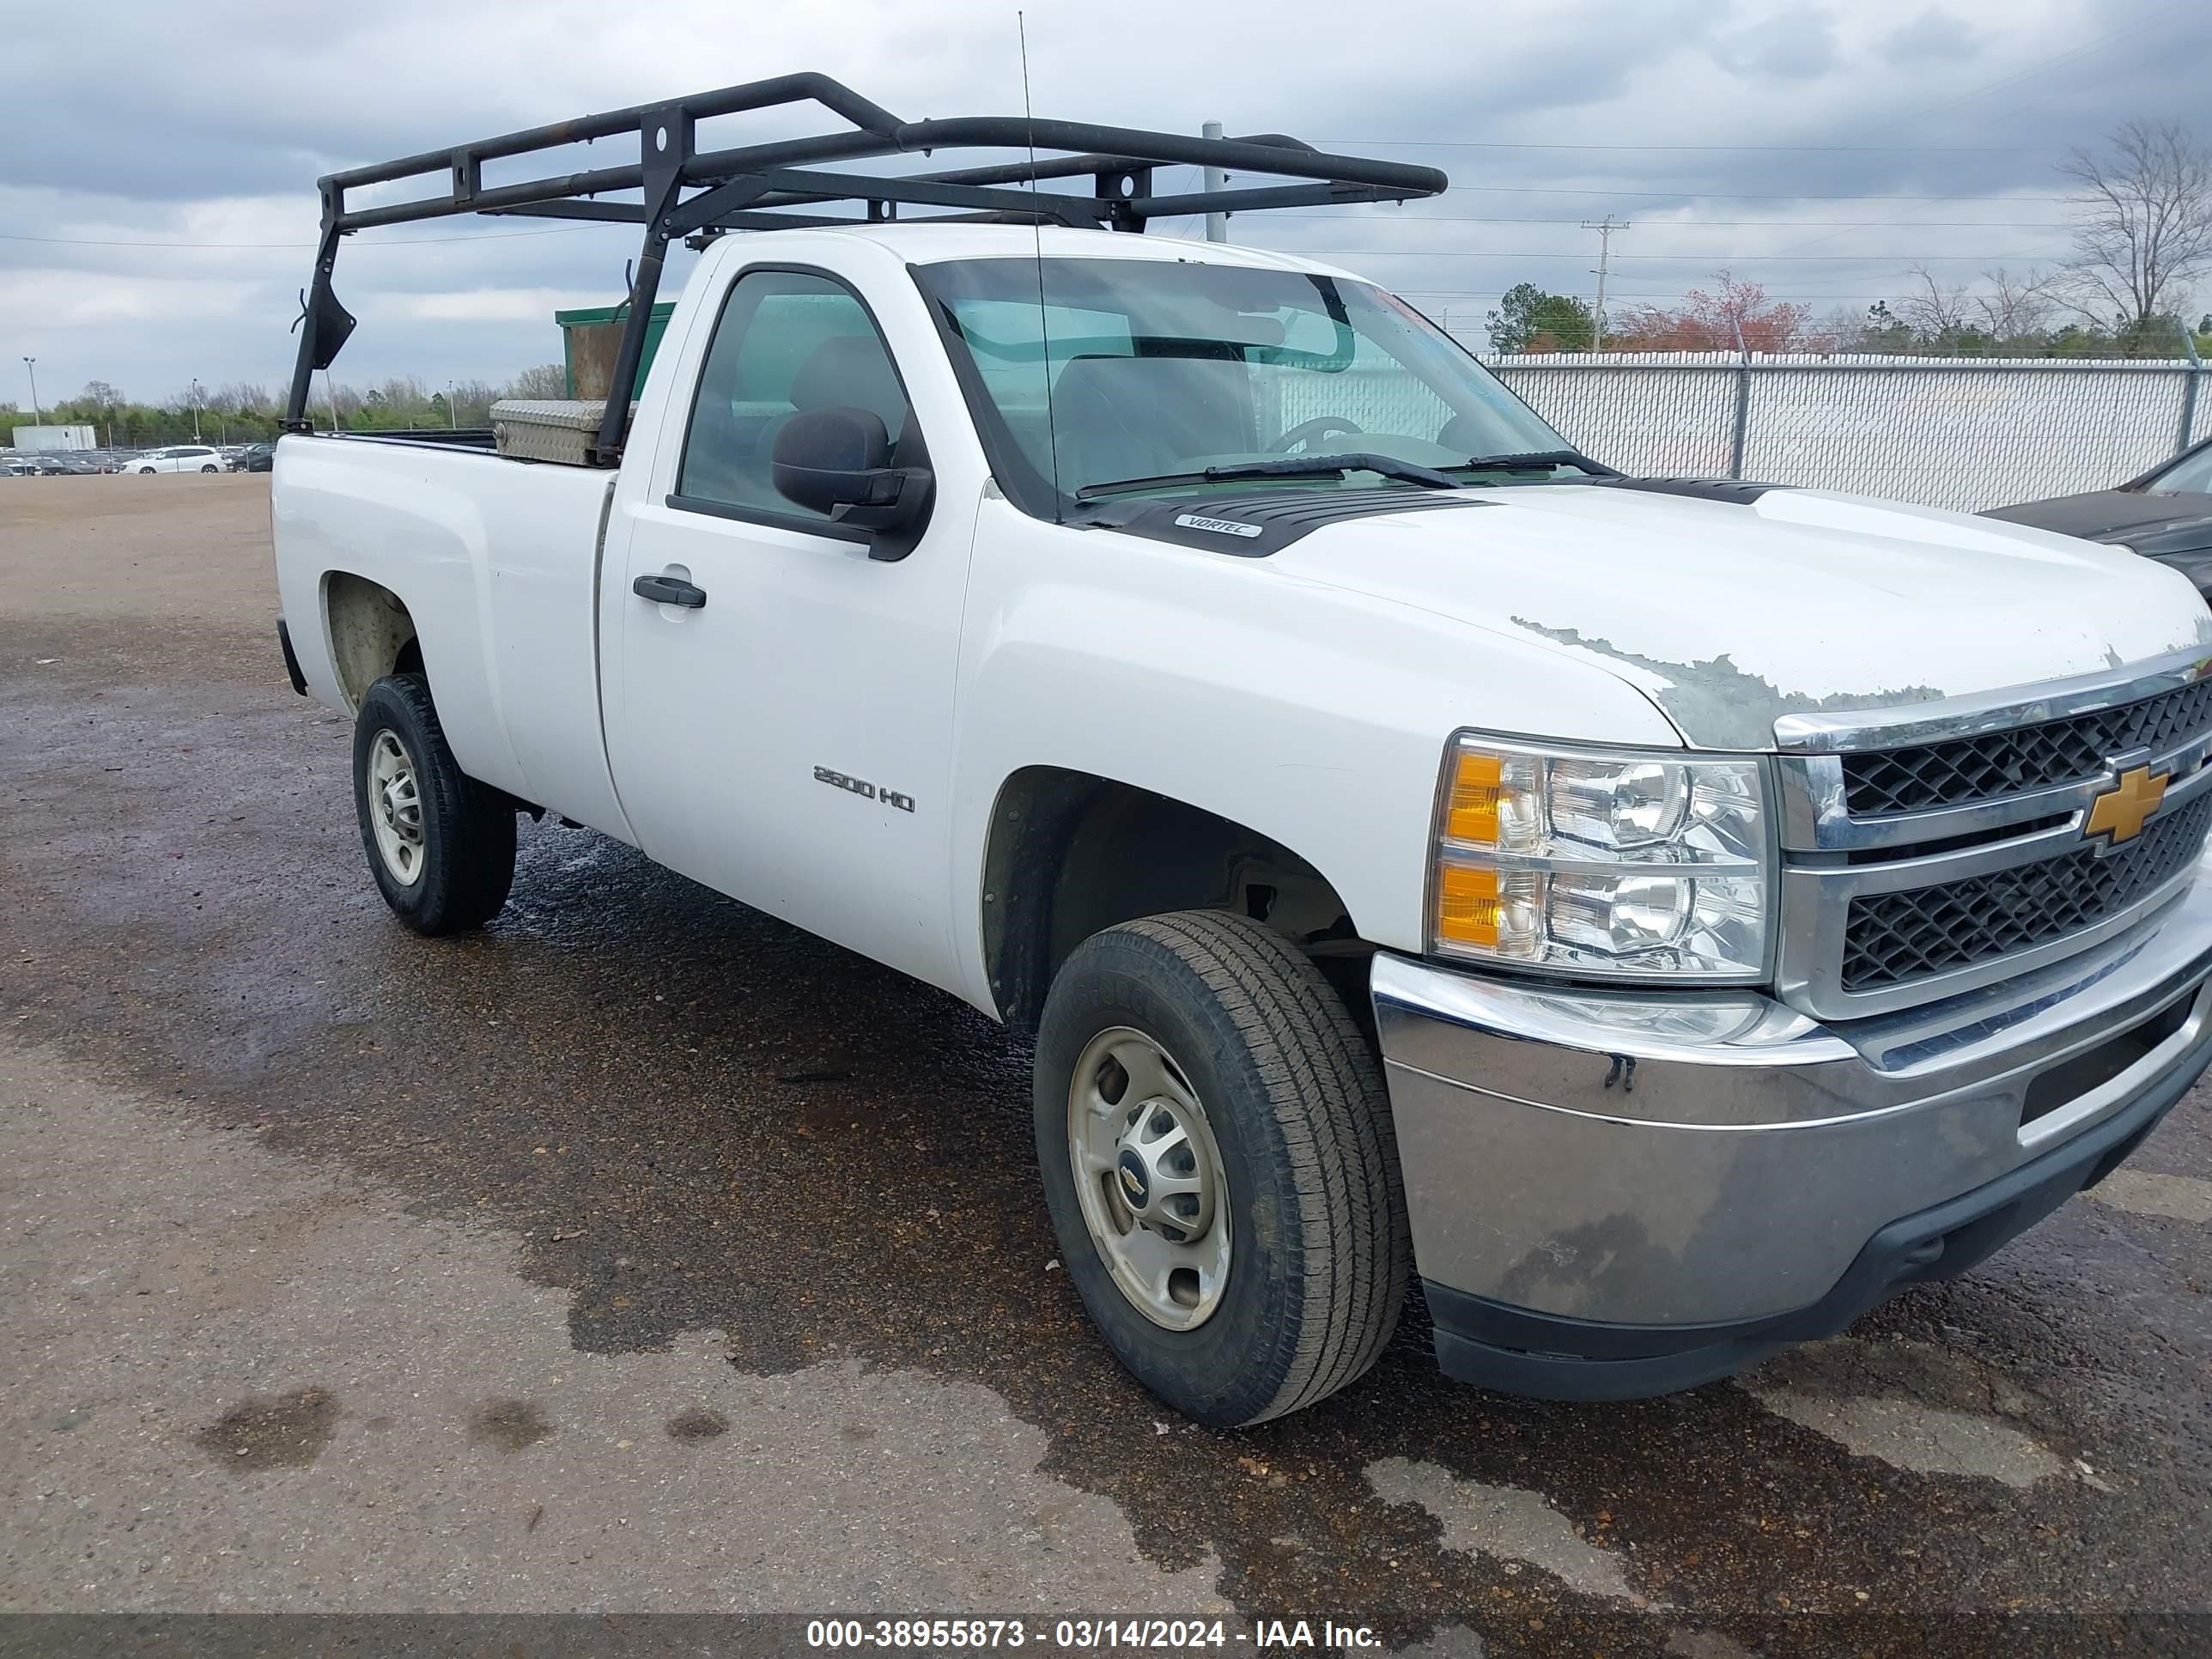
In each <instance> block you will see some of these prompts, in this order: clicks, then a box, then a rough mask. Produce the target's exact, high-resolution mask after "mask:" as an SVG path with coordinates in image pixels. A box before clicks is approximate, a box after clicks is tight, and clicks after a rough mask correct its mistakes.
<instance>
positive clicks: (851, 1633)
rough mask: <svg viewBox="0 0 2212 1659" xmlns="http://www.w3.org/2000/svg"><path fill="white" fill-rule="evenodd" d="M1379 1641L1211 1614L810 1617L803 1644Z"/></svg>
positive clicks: (1333, 1625)
mask: <svg viewBox="0 0 2212 1659" xmlns="http://www.w3.org/2000/svg"><path fill="white" fill-rule="evenodd" d="M1382 1641H1383V1638H1381V1637H1380V1636H1379V1635H1377V1634H1376V1632H1375V1631H1374V1630H1373V1629H1372V1628H1371V1627H1370V1626H1366V1625H1358V1624H1350V1623H1346V1624H1339V1623H1337V1622H1336V1621H1335V1620H1333V1619H1322V1620H1310V1619H1262V1620H1256V1621H1255V1623H1254V1624H1253V1626H1252V1627H1251V1628H1250V1629H1249V1630H1232V1629H1231V1628H1230V1627H1229V1626H1228V1624H1227V1623H1226V1621H1225V1620H1219V1619H1212V1620H1206V1619H1060V1620H1054V1622H1053V1624H1052V1625H1050V1626H1043V1625H1038V1626H1034V1627H1032V1626H1030V1624H1029V1622H1028V1621H1027V1620H1020V1619H878V1620H860V1619H817V1620H811V1621H809V1623H808V1625H807V1626H806V1643H807V1645H808V1646H809V1647H815V1648H825V1649H833V1650H834V1649H838V1648H891V1649H900V1650H907V1651H916V1650H919V1651H921V1652H928V1653H956V1652H961V1651H973V1650H977V1649H989V1648H1024V1647H1030V1646H1032V1645H1034V1646H1037V1647H1049V1648H1053V1649H1056V1650H1069V1651H1084V1652H1097V1651H1113V1650H1121V1649H1127V1648H1139V1649H1149V1650H1157V1651H1164V1652H1173V1651H1177V1650H1195V1649H1204V1648H1230V1647H1243V1648H1246V1649H1249V1650H1250V1651H1253V1652H1255V1653H1267V1652H1285V1653H1287V1652H1294V1651H1299V1650H1305V1651H1315V1652H1350V1651H1358V1650H1364V1649H1370V1648H1378V1647H1380V1646H1381V1645H1382Z"/></svg>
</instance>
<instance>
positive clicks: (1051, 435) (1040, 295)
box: [1014, 9, 1063, 524]
mask: <svg viewBox="0 0 2212 1659" xmlns="http://www.w3.org/2000/svg"><path fill="white" fill-rule="evenodd" d="M1014 32H1015V33H1016V34H1017V35H1018V36H1019V37H1020V40H1021V43H1022V124H1023V125H1024V126H1026V127H1027V128H1028V129H1029V138H1030V194H1031V195H1035V194H1036V187H1037V181H1036V115H1035V114H1034V113H1033V112H1031V111H1030V26H1029V21H1028V19H1026V18H1025V17H1024V16H1023V15H1022V13H1021V12H1020V10H1019V9H1017V10H1016V11H1015V13H1014ZM1030 250H1031V252H1032V254H1033V255H1034V257H1035V258H1036V279H1037V358H1038V364H1039V367H1041V368H1042V369H1043V371H1044V441H1045V446H1046V448H1047V449H1048V452H1049V453H1050V454H1051V458H1052V521H1053V522H1054V524H1060V523H1061V522H1063V520H1062V519H1061V517H1060V501H1061V496H1060V428H1059V426H1058V425H1057V424H1056V423H1055V422H1054V420H1053V415H1052V324H1051V322H1050V321H1049V320H1048V313H1047V312H1046V311H1045V308H1044V219H1043V216H1042V215H1037V216H1033V217H1032V218H1031V219H1030Z"/></svg>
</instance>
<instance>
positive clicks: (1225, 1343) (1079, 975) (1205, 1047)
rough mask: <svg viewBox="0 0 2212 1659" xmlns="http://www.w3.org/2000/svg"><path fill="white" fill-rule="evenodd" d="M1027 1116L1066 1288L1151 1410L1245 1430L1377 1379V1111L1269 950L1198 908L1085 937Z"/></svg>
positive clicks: (1386, 1321)
mask: <svg viewBox="0 0 2212 1659" xmlns="http://www.w3.org/2000/svg"><path fill="white" fill-rule="evenodd" d="M1036 1142H1037V1157H1038V1161H1039V1164H1040V1167H1041V1169H1042V1174H1043V1178H1044V1189H1045V1201H1046V1204H1047V1206H1048V1208H1049V1209H1050V1210H1051V1212H1052V1218H1053V1225H1054V1230H1055V1231H1056V1232H1057V1234H1058V1236H1059V1239H1060V1251H1061V1255H1062V1256H1063V1258H1064V1259H1065V1260H1066V1262H1067V1264H1068V1273H1069V1277H1070V1279H1072V1280H1073V1283H1074V1285H1075V1287H1076V1289H1077V1291H1079V1293H1080V1294H1081V1296H1082V1297H1083V1302H1084V1305H1085V1308H1086V1309H1087V1310H1089V1312H1090V1314H1091V1319H1092V1320H1093V1321H1094V1322H1096V1323H1097V1326H1098V1328H1099V1330H1100V1331H1101V1333H1102V1334H1103V1335H1104V1336H1105V1338H1106V1340H1107V1344H1108V1346H1110V1347H1111V1348H1112V1349H1113V1351H1114V1352H1115V1356H1116V1357H1117V1358H1119V1359H1120V1360H1121V1363H1122V1364H1124V1365H1125V1366H1127V1368H1128V1369H1129V1370H1130V1371H1131V1372H1133V1374H1134V1375H1135V1376H1136V1377H1137V1378H1138V1380H1139V1382H1141V1383H1144V1384H1145V1385H1146V1387H1147V1388H1149V1389H1152V1392H1153V1393H1155V1394H1157V1395H1159V1396H1160V1397H1161V1398H1162V1399H1163V1400H1165V1401H1167V1402H1168V1403H1169V1404H1170V1405H1171V1406H1173V1407H1176V1409H1177V1410H1179V1411H1181V1412H1182V1413H1183V1414H1184V1415H1185V1416H1188V1417H1190V1418H1194V1419H1196V1420H1197V1421H1199V1422H1201V1423H1205V1424H1208V1425H1214V1426H1217V1427H1231V1426H1235V1425H1240V1424H1246V1423H1257V1422H1261V1421H1263V1420H1264V1419H1267V1418H1271V1417H1277V1416H1280V1415H1281V1414H1282V1413H1285V1412H1290V1411H1295V1410H1297V1409H1298V1408H1299V1407H1303V1406H1308V1405H1310V1404H1312V1403H1313V1402H1314V1401H1318V1400H1321V1399H1322V1398H1324V1397H1325V1396H1327V1395H1330V1394H1333V1393H1334V1392H1335V1391H1336V1390H1337V1389H1341V1388H1343V1387H1344V1386H1345V1385H1346V1383H1351V1382H1352V1381H1354V1380H1355V1379H1357V1378H1358V1376H1360V1375H1361V1374H1362V1373H1364V1371H1365V1370H1367V1369H1368V1367H1369V1366H1370V1365H1372V1364H1374V1363H1375V1360H1376V1356H1377V1355H1379V1354H1380V1353H1381V1352H1382V1351H1383V1344H1384V1343H1385V1342H1386V1341H1388V1340H1389V1335H1390V1332H1391V1330H1392V1328H1394V1327H1395V1324H1396V1323H1397V1318H1398V1313H1399V1310H1400V1308H1401V1304H1403V1302H1404V1300H1405V1295H1406V1282H1407V1272H1408V1267H1409V1258H1410V1256H1411V1254H1412V1252H1411V1249H1410V1246H1409V1243H1408V1242H1407V1230H1406V1218H1405V1199H1404V1194H1403V1187H1402V1182H1401V1176H1400V1173H1399V1169H1398V1154H1397V1147H1396V1145H1395V1139H1394V1138H1393V1136H1392V1133H1391V1128H1390V1115H1389V1102H1388V1099H1387V1097H1386V1096H1385V1094H1384V1091H1383V1080H1382V1076H1381V1073H1380V1070H1379V1068H1378V1067H1377V1066H1376V1061H1375V1057H1374V1055H1373V1054H1372V1053H1371V1051H1370V1049H1369V1048H1368V1047H1367V1044H1366V1042H1365V1041H1364V1038H1363V1037H1362V1036H1361V1035H1360V1032H1359V1030H1358V1026H1357V1025H1356V1024H1354V1023H1353V1021H1352V1016H1351V1013H1350V1012H1349V1011H1348V1010H1347V1009H1346V1007H1345V1006H1344V1003H1343V1000H1341V999H1340V997H1339V996H1338V995H1337V994H1336V993H1335V991H1334V990H1333V989H1332V988H1331V987H1330V986H1329V984H1328V981H1327V980H1325V979H1324V978H1322V975H1321V973H1320V971H1319V970H1318V969H1316V968H1315V967H1314V965H1313V963H1311V962H1310V961H1308V960H1307V958H1306V957H1304V955H1303V954H1302V953H1301V952H1300V951H1297V949H1296V948H1295V947H1294V946H1293V945H1291V943H1290V942H1289V941H1288V940H1286V939H1283V938H1282V937H1281V936H1280V935H1279V934H1277V933H1273V932H1272V931H1270V930H1269V929H1267V928H1266V927H1261V926H1260V925H1259V924H1258V923H1256V922H1252V921H1246V920H1244V919H1243V918H1242V917H1237V916H1232V915H1226V914H1224V913H1221V912H1218V911H1209V910H1186V911H1179V912H1176V913H1175V914H1173V915H1163V916H1152V917H1147V918H1146V919H1145V920H1143V921H1133V922H1129V923H1127V924H1125V925H1123V926H1121V927H1110V928H1108V929H1107V930H1106V931H1104V932H1103V933H1095V934H1093V935H1092V936H1091V938H1090V939H1086V940H1085V941H1084V942H1083V943H1082V944H1081V945H1078V946H1077V947H1076V949H1075V951H1073V954H1072V955H1071V956H1070V957H1068V959H1067V962H1066V965H1065V966H1063V967H1062V968H1061V969H1060V974H1059V976H1058V977H1057V978H1056V979H1054V981H1053V987H1052V991H1051V994H1050V995H1049V996H1048V998H1047V1000H1046V1003H1045V1010H1044V1018H1043V1020H1042V1024H1041V1025H1040V1028H1039V1030H1038V1034H1037V1051H1036Z"/></svg>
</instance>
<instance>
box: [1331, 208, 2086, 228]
mask: <svg viewBox="0 0 2212 1659" xmlns="http://www.w3.org/2000/svg"><path fill="white" fill-rule="evenodd" d="M1308 219H1350V220H1353V221H1355V222H1359V223H1362V224H1370V225H1371V224H1378V223H1389V222H1391V221H1392V220H1394V219H1395V220H1397V221H1398V222H1402V223H1411V222H1416V221H1418V222H1429V221H1431V220H1433V221H1434V222H1437V223H1438V224H1451V225H1578V224H1582V223H1583V222H1584V221H1583V220H1581V219H1559V218H1536V217H1529V216H1515V215H1510V214H1491V213H1419V212H1413V211H1407V212H1405V213H1307V212H1304V211H1302V210H1292V212H1291V222H1300V221H1304V220H1308ZM1658 223H1659V225H1660V226H1661V227H1662V228H1666V227H1668V226H1673V225H1712V226H1716V227H1723V228H1732V229H1737V230H1751V229H1759V230H1882V229H1887V228H1891V227H1893V226H1895V227H1901V228H1907V229H1911V230H2067V229H2070V228H2072V222H2071V221H2069V220H2065V219H1666V220H1661V221H1658Z"/></svg>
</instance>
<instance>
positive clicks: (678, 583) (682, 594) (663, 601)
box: [629, 576, 707, 611]
mask: <svg viewBox="0 0 2212 1659" xmlns="http://www.w3.org/2000/svg"><path fill="white" fill-rule="evenodd" d="M629 591H630V592H633V593H635V594H636V595H637V596H638V598H640V599H651V600H652V601H653V603H654V604H655V605H682V606H683V607H684V609H685V610H686V611H698V610H702V609H703V608H704V607H705V605H706V603H707V590H706V589H705V588H703V587H696V586H693V585H692V584H691V583H690V582H687V581H685V580H683V579H681V578H680V577H677V576H640V577H639V578H638V579H637V580H635V581H634V582H632V583H631V584H630V585H629Z"/></svg>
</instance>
